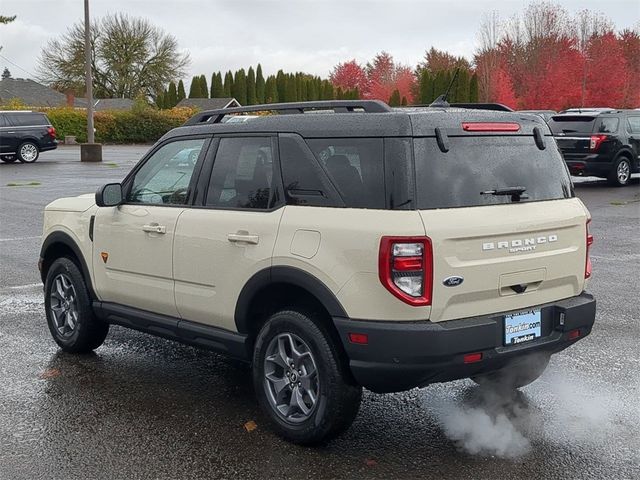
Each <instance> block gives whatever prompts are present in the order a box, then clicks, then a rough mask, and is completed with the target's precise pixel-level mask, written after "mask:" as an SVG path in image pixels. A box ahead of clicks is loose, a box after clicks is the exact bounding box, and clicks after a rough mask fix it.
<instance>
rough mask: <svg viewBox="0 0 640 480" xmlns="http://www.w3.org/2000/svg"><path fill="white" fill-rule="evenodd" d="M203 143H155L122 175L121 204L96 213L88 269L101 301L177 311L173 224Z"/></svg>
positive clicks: (198, 140)
mask: <svg viewBox="0 0 640 480" xmlns="http://www.w3.org/2000/svg"><path fill="white" fill-rule="evenodd" d="M207 144H208V140H207V139H206V138H202V137H200V138H193V137H187V138H185V137H181V138H179V139H173V140H170V141H168V142H166V143H164V144H162V145H160V146H158V147H157V148H156V149H155V150H154V151H153V152H152V153H151V154H150V155H149V156H148V157H147V158H146V159H145V160H144V161H143V162H141V163H140V164H139V166H138V167H137V168H136V169H135V170H134V171H133V173H132V174H131V175H130V176H129V177H128V178H127V180H125V183H124V185H123V194H124V196H125V198H124V202H123V204H121V205H119V206H117V207H103V208H99V209H98V211H97V212H96V216H95V220H94V252H93V269H94V276H95V286H96V290H97V291H98V293H99V295H100V297H101V299H102V300H103V301H105V302H113V303H116V304H120V305H125V306H128V307H134V308H138V309H142V310H146V311H149V312H154V313H159V314H163V315H169V316H173V317H177V316H178V312H177V310H176V305H175V300H174V293H173V290H174V284H173V263H172V248H173V240H174V234H175V228H176V223H177V221H178V218H179V217H180V214H181V213H182V212H183V210H184V206H185V205H186V204H187V202H188V201H189V197H190V195H191V192H192V183H193V182H194V181H195V176H196V175H194V172H195V171H196V167H198V168H199V166H200V163H199V160H198V159H199V158H200V157H203V156H204V153H203V152H204V151H205V150H206V146H207Z"/></svg>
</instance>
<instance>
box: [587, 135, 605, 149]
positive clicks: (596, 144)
mask: <svg viewBox="0 0 640 480" xmlns="http://www.w3.org/2000/svg"><path fill="white" fill-rule="evenodd" d="M606 139H607V136H606V135H591V139H590V140H589V150H591V151H592V152H595V151H596V150H598V149H599V148H600V145H602V142H604V141H605V140H606Z"/></svg>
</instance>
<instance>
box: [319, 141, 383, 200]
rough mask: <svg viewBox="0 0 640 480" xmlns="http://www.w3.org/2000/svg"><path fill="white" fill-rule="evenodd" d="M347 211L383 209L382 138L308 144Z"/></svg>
mask: <svg viewBox="0 0 640 480" xmlns="http://www.w3.org/2000/svg"><path fill="white" fill-rule="evenodd" d="M307 143H308V144H309V147H310V148H311V150H312V151H313V153H314V154H315V156H316V158H317V159H318V161H319V162H320V163H321V164H322V166H323V167H324V169H325V170H326V171H327V173H328V174H329V176H330V177H331V180H332V181H333V184H334V185H335V186H336V187H337V188H338V190H339V191H340V195H341V196H342V198H343V200H344V202H345V204H346V206H347V207H355V208H385V191H384V165H383V161H382V158H383V142H382V139H381V138H323V139H309V140H307Z"/></svg>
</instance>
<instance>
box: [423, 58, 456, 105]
mask: <svg viewBox="0 0 640 480" xmlns="http://www.w3.org/2000/svg"><path fill="white" fill-rule="evenodd" d="M458 72H460V67H458V68H456V72H455V73H454V74H453V78H452V79H451V83H449V86H448V87H447V91H446V92H444V93H443V94H442V95H440V96H439V97H438V98H436V99H435V100H434V101H433V102H432V103H431V104H430V105H429V106H430V107H439V108H448V107H450V106H451V105H449V102H448V101H447V98H449V92H451V87H453V84H454V83H455V82H456V80H457V79H458Z"/></svg>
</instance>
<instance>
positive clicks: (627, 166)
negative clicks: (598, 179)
mask: <svg viewBox="0 0 640 480" xmlns="http://www.w3.org/2000/svg"><path fill="white" fill-rule="evenodd" d="M608 179H609V183H610V184H611V185H614V186H616V187H624V186H626V185H629V181H630V180H631V162H630V161H629V159H628V158H627V157H620V158H618V159H617V160H616V161H615V162H614V163H613V168H612V169H611V172H610V173H609V177H608Z"/></svg>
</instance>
